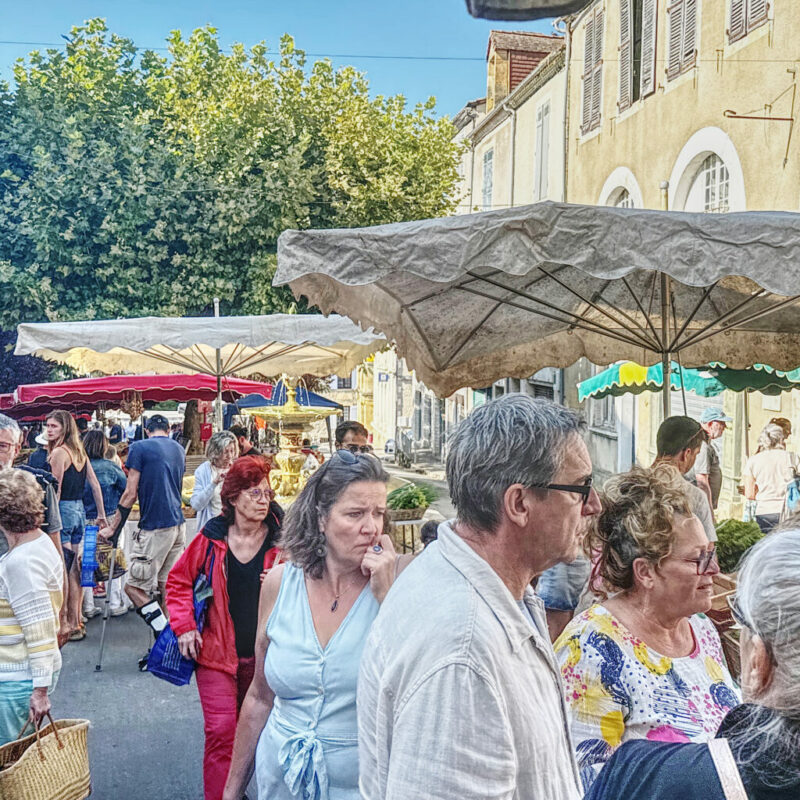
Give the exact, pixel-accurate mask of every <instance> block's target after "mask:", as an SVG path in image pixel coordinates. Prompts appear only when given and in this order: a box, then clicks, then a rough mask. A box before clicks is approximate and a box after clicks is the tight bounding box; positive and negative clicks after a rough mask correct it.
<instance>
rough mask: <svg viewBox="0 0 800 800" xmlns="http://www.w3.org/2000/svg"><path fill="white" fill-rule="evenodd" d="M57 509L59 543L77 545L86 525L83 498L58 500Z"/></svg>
mask: <svg viewBox="0 0 800 800" xmlns="http://www.w3.org/2000/svg"><path fill="white" fill-rule="evenodd" d="M58 510H59V511H60V512H61V544H70V545H73V546H74V547H77V546H78V545H79V544H80V542H81V539H83V529H84V528H85V527H86V512H85V511H84V510H83V500H59V501H58Z"/></svg>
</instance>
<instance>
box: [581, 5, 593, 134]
mask: <svg viewBox="0 0 800 800" xmlns="http://www.w3.org/2000/svg"><path fill="white" fill-rule="evenodd" d="M594 23H595V18H594V17H592V18H591V19H590V20H589V21H588V22H587V23H586V28H585V30H584V36H585V39H584V41H583V107H582V109H581V112H582V113H581V133H586V131H588V130H589V127H590V125H591V124H592V67H593V66H594Z"/></svg>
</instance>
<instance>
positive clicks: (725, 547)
mask: <svg viewBox="0 0 800 800" xmlns="http://www.w3.org/2000/svg"><path fill="white" fill-rule="evenodd" d="M763 536H764V534H763V533H761V528H759V527H758V523H757V522H742V521H741V520H738V519H726V520H723V521H722V522H720V523H719V524H718V525H717V558H718V559H719V567H720V569H721V570H722V571H723V572H735V571H736V569H737V567H738V566H739V562H740V561H741V560H742V556H743V555H744V554H745V553H746V552H747V551H748V550H749V549H750V548H751V547H752V546H753V545H754V544H755V543H756V542H757V541H758V540H759V539H761V538H762V537H763Z"/></svg>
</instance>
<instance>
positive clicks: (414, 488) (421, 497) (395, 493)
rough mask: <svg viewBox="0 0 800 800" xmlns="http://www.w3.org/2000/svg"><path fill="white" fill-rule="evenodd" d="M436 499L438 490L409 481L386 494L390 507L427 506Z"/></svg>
mask: <svg viewBox="0 0 800 800" xmlns="http://www.w3.org/2000/svg"><path fill="white" fill-rule="evenodd" d="M435 499H436V492H435V491H434V490H433V489H432V488H431V487H430V486H425V485H419V484H416V483H409V484H407V485H406V486H400V487H398V488H397V489H394V490H392V491H391V492H389V494H388V495H387V496H386V505H387V506H389V508H393V509H400V508H427V507H428V506H429V505H430V504H431V503H432V502H433V501H434V500H435Z"/></svg>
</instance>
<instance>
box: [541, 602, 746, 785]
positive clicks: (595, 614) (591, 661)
mask: <svg viewBox="0 0 800 800" xmlns="http://www.w3.org/2000/svg"><path fill="white" fill-rule="evenodd" d="M689 624H690V625H691V626H692V632H693V633H694V639H695V649H694V652H692V653H691V654H690V655H688V656H685V657H683V658H668V657H666V656H662V655H661V654H660V653H657V652H656V651H654V650H652V649H651V648H649V647H648V646H647V645H646V644H645V643H644V642H643V641H642V640H641V639H639V638H638V637H636V636H634V635H633V634H632V633H631V632H630V631H629V630H628V629H627V628H626V627H625V626H624V625H623V624H622V623H621V622H620V621H619V620H618V619H617V618H616V617H614V616H613V615H612V614H611V613H610V612H609V611H608V610H606V609H605V608H604V607H603V606H601V605H594V606H592V607H591V608H589V609H588V610H587V611H585V612H584V613H583V614H579V615H578V616H577V617H575V618H574V619H573V620H572V621H571V622H570V623H569V625H567V627H566V628H565V629H564V632H563V633H562V634H561V636H560V637H559V638H558V640H557V641H556V643H555V650H556V657H557V658H558V661H559V664H560V665H561V674H562V677H563V681H564V690H565V692H566V697H567V705H568V707H569V712H570V727H571V729H572V738H573V743H574V745H575V748H576V753H577V757H578V765H579V766H580V769H581V777H582V778H583V782H584V786H585V787H586V788H587V789H588V787H589V786H590V785H591V784H592V782H593V781H594V779H595V777H597V773H598V772H599V771H600V768H601V767H602V766H603V764H605V762H606V761H608V759H609V758H610V757H611V754H612V753H613V752H614V750H616V748H617V747H619V745H620V744H622V743H623V742H626V741H628V740H629V739H650V740H653V741H660V742H705V741H707V740H709V739H713V738H714V734H715V733H716V732H717V728H718V727H719V725H720V722H722V719H723V717H724V716H725V715H726V714H727V713H728V711H729V710H730V709H731V708H733V707H734V706H737V705H739V703H741V696H740V693H739V689H738V688H737V686H736V684H735V683H734V681H733V679H732V678H731V675H730V673H729V672H728V667H727V665H726V663H725V657H724V656H723V654H722V645H721V643H720V640H719V635H718V634H717V631H716V628H715V627H714V624H713V623H712V622H711V620H710V619H709V618H708V617H706V616H705V615H704V614H695V615H694V616H692V617H690V618H689Z"/></svg>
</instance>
